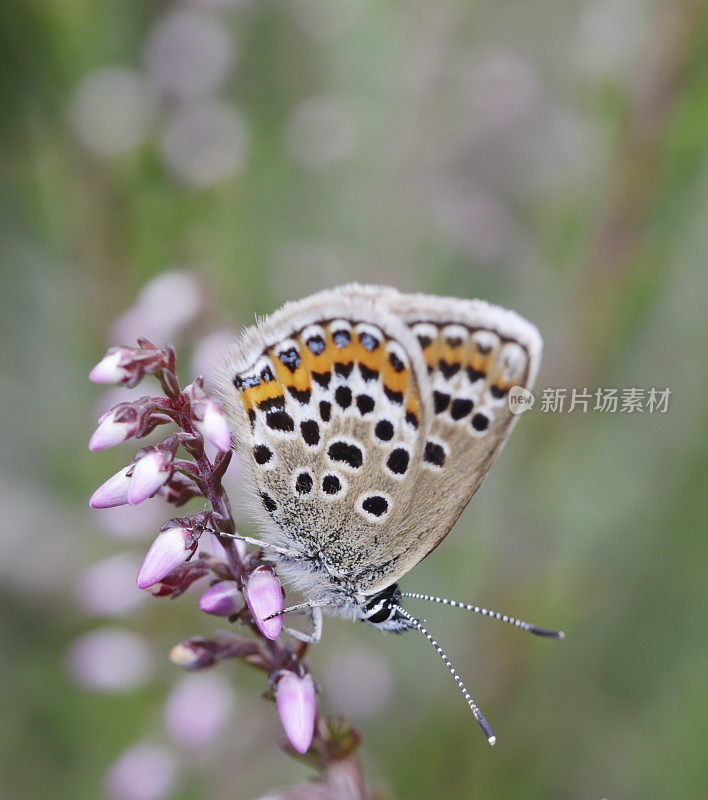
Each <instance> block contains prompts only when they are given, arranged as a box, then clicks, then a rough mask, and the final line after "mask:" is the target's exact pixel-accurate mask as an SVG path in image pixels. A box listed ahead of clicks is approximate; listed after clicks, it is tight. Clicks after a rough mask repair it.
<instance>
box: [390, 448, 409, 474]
mask: <svg viewBox="0 0 708 800" xmlns="http://www.w3.org/2000/svg"><path fill="white" fill-rule="evenodd" d="M409 460H410V456H409V455H408V451H407V450H404V448H402V447H397V448H395V449H394V450H391V452H390V453H389V456H388V458H387V459H386V466H387V467H388V468H389V469H390V470H391V472H393V473H394V475H405V472H406V470H407V469H408V462H409Z"/></svg>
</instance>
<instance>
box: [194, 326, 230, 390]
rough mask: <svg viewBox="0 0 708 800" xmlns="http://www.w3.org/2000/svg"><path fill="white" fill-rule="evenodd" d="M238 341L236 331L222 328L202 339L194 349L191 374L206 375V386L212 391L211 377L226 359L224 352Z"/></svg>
mask: <svg viewBox="0 0 708 800" xmlns="http://www.w3.org/2000/svg"><path fill="white" fill-rule="evenodd" d="M235 342H236V331H234V330H232V329H231V328H221V329H219V330H216V331H212V333H209V334H207V335H206V336H204V337H203V338H202V339H200V340H199V341H198V342H197V343H196V345H195V347H194V350H193V351H192V363H191V374H192V375H203V376H204V388H205V389H206V391H207V392H209V391H210V389H211V386H210V381H209V378H210V376H211V375H213V374H214V371H215V370H216V369H217V368H218V367H219V366H220V365H221V363H222V361H223V360H224V353H225V352H226V350H227V348H228V347H229V346H230V345H233V344H234V343H235Z"/></svg>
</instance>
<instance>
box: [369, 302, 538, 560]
mask: <svg viewBox="0 0 708 800" xmlns="http://www.w3.org/2000/svg"><path fill="white" fill-rule="evenodd" d="M385 302H386V304H387V305H388V307H389V309H390V310H391V311H392V312H393V313H394V314H395V315H396V316H398V317H400V318H401V319H402V320H403V321H404V322H405V323H406V324H407V325H408V326H409V327H410V329H411V331H412V332H413V334H414V335H415V338H416V342H417V344H418V346H419V347H420V350H421V352H422V356H423V359H424V361H425V365H426V371H427V376H428V381H427V384H426V385H427V390H428V391H429V392H430V395H431V400H432V406H433V415H432V418H431V423H430V426H429V430H428V433H427V439H426V442H425V444H424V447H423V463H422V469H421V470H420V472H419V473H418V475H417V477H416V486H415V488H414V489H413V497H412V501H411V504H410V506H409V509H408V522H409V525H410V527H409V529H408V530H407V531H406V533H405V536H404V537H402V538H401V542H400V544H401V547H406V548H407V550H406V556H405V558H404V559H402V560H401V562H400V565H399V566H400V567H401V568H405V569H410V568H411V567H413V566H414V565H415V564H416V563H418V562H419V561H420V560H421V559H422V558H424V557H425V556H426V555H427V554H428V553H429V552H430V551H431V550H433V549H434V548H435V547H437V545H438V544H439V543H440V542H441V541H442V540H443V539H444V538H445V536H447V534H448V533H449V531H450V529H451V528H452V526H453V525H454V524H455V522H456V521H457V518H458V517H459V516H460V514H461V513H462V510H463V509H464V508H465V506H466V505H467V503H469V501H470V498H471V497H472V495H473V494H474V493H475V491H476V490H477V488H478V487H479V485H480V483H481V482H482V479H483V478H484V476H485V475H486V473H487V471H488V470H489V468H490V466H491V464H492V462H493V461H494V459H495V458H496V456H497V455H498V454H499V452H500V450H501V448H502V446H503V445H504V442H505V441H506V439H507V437H508V436H509V434H510V433H511V431H512V429H513V427H514V425H515V423H516V420H517V415H514V414H512V413H511V411H510V410H509V405H508V393H509V390H510V389H511V388H512V387H513V386H521V387H524V388H526V389H529V388H530V387H531V386H532V385H533V382H534V379H535V376H536V372H537V370H538V366H539V362H540V358H541V349H542V340H541V336H540V334H539V333H538V330H537V329H536V328H535V326H533V325H532V324H531V323H529V322H527V321H526V320H524V319H522V318H521V317H520V316H519V315H518V314H516V313H514V312H513V311H508V310H506V309H503V308H499V307H498V306H493V305H490V304H489V303H486V302H484V301H481V300H459V299H456V298H442V297H431V296H429V295H419V294H416V295H400V294H399V295H396V296H393V295H389V296H387V297H386V299H385Z"/></svg>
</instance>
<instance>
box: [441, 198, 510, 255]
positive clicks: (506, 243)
mask: <svg viewBox="0 0 708 800" xmlns="http://www.w3.org/2000/svg"><path fill="white" fill-rule="evenodd" d="M431 203H432V206H433V212H432V213H433V217H434V219H435V220H436V221H437V223H438V225H439V226H440V228H441V229H442V231H443V232H444V233H445V234H447V237H448V240H449V242H450V243H451V244H452V245H453V246H455V247H456V248H457V249H459V250H460V251H461V252H462V254H463V255H465V256H468V257H471V258H474V259H475V260H476V261H482V262H486V263H489V262H493V261H496V260H498V259H499V258H501V257H503V256H504V254H505V253H506V252H508V250H509V248H510V247H511V245H512V235H513V232H514V224H513V220H512V218H511V216H510V214H509V212H508V211H507V209H506V208H505V207H504V205H503V204H502V203H501V202H500V201H499V200H497V199H496V198H495V197H494V196H493V195H491V194H489V193H488V192H485V191H483V190H481V189H478V190H474V189H472V190H470V191H466V192H463V191H459V190H455V189H453V188H452V187H450V186H449V185H448V186H446V187H444V188H443V187H441V189H440V191H439V192H437V193H433V195H432V197H431Z"/></svg>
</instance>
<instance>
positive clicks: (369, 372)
mask: <svg viewBox="0 0 708 800" xmlns="http://www.w3.org/2000/svg"><path fill="white" fill-rule="evenodd" d="M359 372H360V373H361V377H362V378H363V380H365V381H377V380H378V379H379V372H378V370H376V369H369V367H367V366H366V364H362V363H361V362H359Z"/></svg>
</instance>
